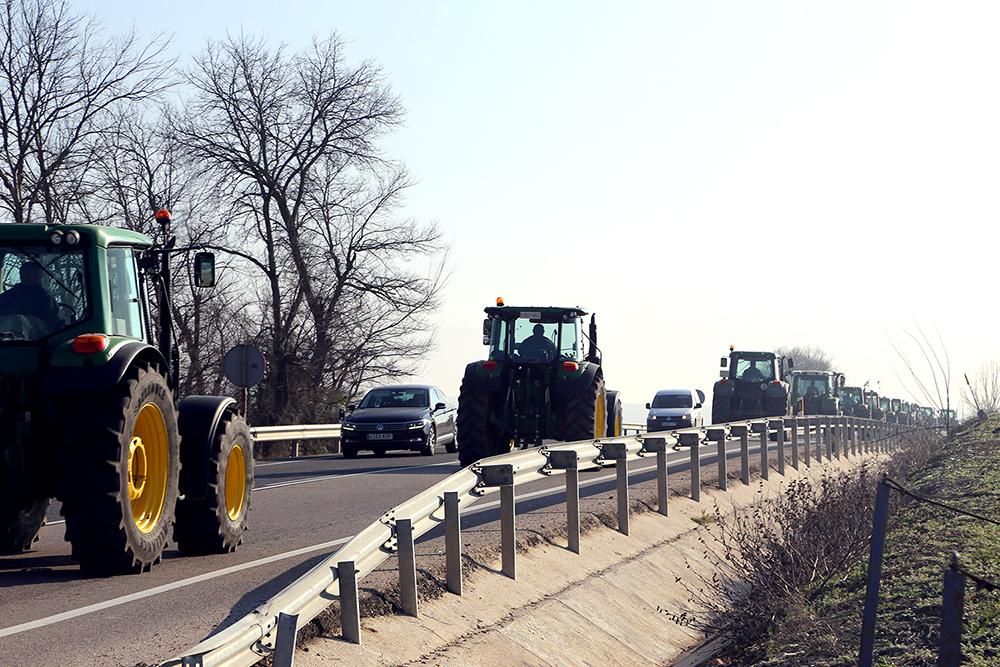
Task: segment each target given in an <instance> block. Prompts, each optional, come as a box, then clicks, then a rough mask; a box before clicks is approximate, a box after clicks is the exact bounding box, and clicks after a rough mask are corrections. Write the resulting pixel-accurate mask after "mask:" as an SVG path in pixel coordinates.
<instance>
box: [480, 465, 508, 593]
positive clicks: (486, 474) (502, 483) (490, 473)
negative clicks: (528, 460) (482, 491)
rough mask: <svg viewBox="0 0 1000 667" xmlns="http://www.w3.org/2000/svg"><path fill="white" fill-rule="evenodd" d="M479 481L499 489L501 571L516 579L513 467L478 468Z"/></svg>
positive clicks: (489, 466) (485, 466)
mask: <svg viewBox="0 0 1000 667" xmlns="http://www.w3.org/2000/svg"><path fill="white" fill-rule="evenodd" d="M479 479H480V481H481V483H482V484H483V486H499V487H500V550H501V563H502V566H501V568H500V569H501V571H502V572H503V573H504V575H505V576H507V577H510V578H511V579H517V567H516V563H515V557H516V554H517V539H516V533H515V526H514V514H515V508H514V466H512V465H511V464H509V463H498V464H495V465H484V466H481V467H480V468H479Z"/></svg>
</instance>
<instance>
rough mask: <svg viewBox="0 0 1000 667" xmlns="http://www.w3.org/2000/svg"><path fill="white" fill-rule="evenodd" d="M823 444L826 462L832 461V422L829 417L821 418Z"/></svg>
mask: <svg viewBox="0 0 1000 667" xmlns="http://www.w3.org/2000/svg"><path fill="white" fill-rule="evenodd" d="M823 422H824V423H823V444H824V446H825V447H826V460H827V462H830V461H832V460H833V420H832V419H830V417H824V418H823Z"/></svg>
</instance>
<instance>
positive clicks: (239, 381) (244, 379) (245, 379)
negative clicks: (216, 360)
mask: <svg viewBox="0 0 1000 667" xmlns="http://www.w3.org/2000/svg"><path fill="white" fill-rule="evenodd" d="M264 368H265V364H264V355H263V354H262V353H261V351H260V350H258V349H257V348H256V347H254V346H253V345H236V346H234V347H233V348H232V349H231V350H229V352H226V356H225V357H223V358H222V370H223V372H224V373H225V375H226V379H227V380H229V381H230V382H232V383H233V384H235V385H236V386H237V387H243V388H246V387H253V386H254V385H256V384H257V383H258V382H260V381H261V380H262V379H263V378H264Z"/></svg>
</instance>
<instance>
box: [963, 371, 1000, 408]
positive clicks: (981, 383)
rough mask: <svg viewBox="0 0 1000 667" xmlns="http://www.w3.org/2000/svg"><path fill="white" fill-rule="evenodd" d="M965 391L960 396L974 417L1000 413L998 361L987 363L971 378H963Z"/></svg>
mask: <svg viewBox="0 0 1000 667" xmlns="http://www.w3.org/2000/svg"><path fill="white" fill-rule="evenodd" d="M965 384H966V389H965V391H964V392H963V394H962V397H963V399H964V401H965V405H966V407H967V408H968V409H969V411H970V412H972V414H975V415H980V416H984V415H991V414H996V413H997V412H1000V361H996V360H993V361H987V362H986V363H984V364H983V365H982V366H980V367H979V371H978V372H977V373H976V374H975V375H974V376H973V379H972V381H970V380H969V376H968V375H966V376H965Z"/></svg>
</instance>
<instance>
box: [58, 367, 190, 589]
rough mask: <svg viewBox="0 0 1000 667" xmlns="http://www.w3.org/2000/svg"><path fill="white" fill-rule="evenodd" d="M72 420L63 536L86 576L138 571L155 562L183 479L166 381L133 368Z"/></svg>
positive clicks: (150, 370)
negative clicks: (64, 532) (86, 573)
mask: <svg viewBox="0 0 1000 667" xmlns="http://www.w3.org/2000/svg"><path fill="white" fill-rule="evenodd" d="M81 407H82V408H83V409H82V410H80V412H78V413H77V416H76V419H75V420H72V421H71V422H70V430H71V433H70V434H69V438H68V443H67V444H68V448H67V452H68V454H67V456H68V460H67V463H68V464H69V466H70V467H69V468H68V471H67V473H68V474H67V475H66V477H67V480H68V482H67V488H66V491H65V498H64V501H63V515H64V516H65V517H66V537H67V539H68V540H69V541H70V543H71V544H72V547H73V557H74V558H75V559H76V560H77V561H79V563H80V569H81V570H83V571H84V572H89V573H94V574H101V575H108V574H125V573H132V572H142V571H143V570H148V569H149V568H150V567H151V566H152V565H153V564H154V563H156V562H159V560H160V558H161V556H162V555H163V549H164V547H165V546H166V544H167V540H168V539H169V538H170V529H171V527H172V526H173V524H174V509H175V505H176V503H177V495H178V485H179V479H180V467H181V463H180V437H179V435H178V429H177V413H176V410H175V408H174V400H173V396H172V395H171V392H170V387H169V386H168V385H167V380H166V378H165V377H164V376H163V375H162V374H161V373H160V371H159V370H158V369H157V368H156V367H154V366H150V365H148V364H143V365H141V366H134V367H133V368H131V369H130V370H129V372H128V373H127V374H126V376H125V378H124V379H123V380H122V381H121V382H120V383H119V384H118V385H117V386H116V387H115V388H114V389H113V390H112V391H111V392H110V393H108V394H102V395H100V396H97V397H95V398H93V399H91V400H89V401H86V402H85V403H84V404H83V405H82V406H81Z"/></svg>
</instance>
